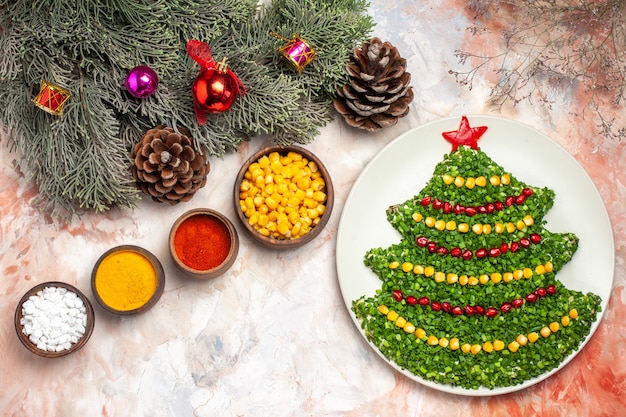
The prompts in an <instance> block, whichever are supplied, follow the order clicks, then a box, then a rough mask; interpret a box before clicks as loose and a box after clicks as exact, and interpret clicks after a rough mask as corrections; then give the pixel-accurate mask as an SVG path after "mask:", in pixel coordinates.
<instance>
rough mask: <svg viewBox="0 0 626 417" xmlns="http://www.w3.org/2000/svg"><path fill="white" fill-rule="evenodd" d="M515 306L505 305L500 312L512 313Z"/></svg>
mask: <svg viewBox="0 0 626 417" xmlns="http://www.w3.org/2000/svg"><path fill="white" fill-rule="evenodd" d="M512 307H513V306H512V305H511V303H504V304H502V305H501V306H500V311H501V312H503V313H508V312H509V311H511V308H512Z"/></svg>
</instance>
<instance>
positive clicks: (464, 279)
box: [459, 275, 469, 286]
mask: <svg viewBox="0 0 626 417" xmlns="http://www.w3.org/2000/svg"><path fill="white" fill-rule="evenodd" d="M468 281H469V278H468V276H467V275H461V276H460V277H459V284H461V285H463V286H465V285H467V282H468Z"/></svg>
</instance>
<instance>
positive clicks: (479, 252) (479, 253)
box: [476, 248, 487, 259]
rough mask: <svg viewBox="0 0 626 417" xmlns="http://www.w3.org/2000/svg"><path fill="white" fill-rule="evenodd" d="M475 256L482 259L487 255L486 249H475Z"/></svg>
mask: <svg viewBox="0 0 626 417" xmlns="http://www.w3.org/2000/svg"><path fill="white" fill-rule="evenodd" d="M476 257H477V258H478V259H483V258H486V257H487V249H485V248H480V249H478V250H477V251H476Z"/></svg>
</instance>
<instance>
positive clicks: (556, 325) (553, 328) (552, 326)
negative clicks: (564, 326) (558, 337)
mask: <svg viewBox="0 0 626 417" xmlns="http://www.w3.org/2000/svg"><path fill="white" fill-rule="evenodd" d="M548 327H550V331H551V332H552V333H556V332H558V331H559V329H560V328H561V325H560V324H559V323H558V322H556V321H553V322H552V323H550V326H548Z"/></svg>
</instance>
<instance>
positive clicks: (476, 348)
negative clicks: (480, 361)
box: [470, 344, 483, 355]
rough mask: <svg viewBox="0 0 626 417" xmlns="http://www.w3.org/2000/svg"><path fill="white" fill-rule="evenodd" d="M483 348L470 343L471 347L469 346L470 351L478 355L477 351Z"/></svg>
mask: <svg viewBox="0 0 626 417" xmlns="http://www.w3.org/2000/svg"><path fill="white" fill-rule="evenodd" d="M481 350H483V347H482V346H481V345H478V344H476V345H472V347H471V348H470V352H472V353H473V354H474V355H478V353H479V352H480V351H481Z"/></svg>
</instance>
